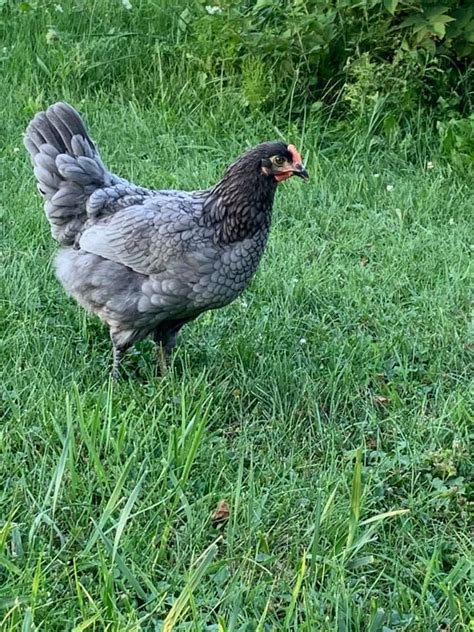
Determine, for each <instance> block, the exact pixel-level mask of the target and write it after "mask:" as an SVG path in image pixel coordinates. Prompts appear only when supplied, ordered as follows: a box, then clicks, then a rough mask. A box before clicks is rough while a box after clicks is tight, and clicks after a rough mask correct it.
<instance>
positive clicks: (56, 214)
mask: <svg viewBox="0 0 474 632" xmlns="http://www.w3.org/2000/svg"><path fill="white" fill-rule="evenodd" d="M24 143H25V147H26V148H27V150H28V152H29V153H30V156H31V161H32V163H33V167H34V173H35V176H36V179H37V180H38V190H39V192H40V193H41V195H42V196H43V197H44V198H45V204H44V209H45V212H46V217H47V218H48V221H49V223H50V225H51V232H52V235H53V237H54V238H55V239H56V240H57V241H59V243H61V244H62V245H64V246H68V245H72V244H73V243H74V241H75V239H76V237H77V236H78V234H80V232H81V230H82V227H83V225H84V223H85V221H86V220H87V212H86V203H87V200H88V198H89V197H90V195H91V194H92V193H93V192H94V191H95V190H96V189H99V188H103V187H106V186H110V185H111V184H113V183H114V180H115V179H116V177H115V176H113V175H112V174H110V173H109V172H108V171H107V169H106V167H105V166H104V164H103V162H102V160H101V159H100V156H99V153H98V152H97V150H96V148H95V146H94V143H93V142H92V140H91V139H90V138H89V135H88V134H87V131H86V128H85V127H84V123H83V121H82V119H81V117H80V115H79V114H78V113H77V112H76V110H75V109H74V108H72V107H71V106H70V105H68V104H67V103H61V102H59V103H55V104H54V105H51V106H50V107H49V108H48V109H47V110H46V112H39V113H38V114H36V116H35V117H34V119H33V120H32V121H31V123H30V124H29V125H28V127H27V129H26V133H25V137H24Z"/></svg>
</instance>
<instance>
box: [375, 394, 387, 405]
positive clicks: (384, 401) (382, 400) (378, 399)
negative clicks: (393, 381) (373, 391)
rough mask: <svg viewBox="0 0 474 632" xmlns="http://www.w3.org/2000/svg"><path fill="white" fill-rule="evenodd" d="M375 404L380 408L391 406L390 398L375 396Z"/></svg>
mask: <svg viewBox="0 0 474 632" xmlns="http://www.w3.org/2000/svg"><path fill="white" fill-rule="evenodd" d="M374 403H375V404H379V405H380V406H385V404H390V397H386V396H385V395H375V397H374Z"/></svg>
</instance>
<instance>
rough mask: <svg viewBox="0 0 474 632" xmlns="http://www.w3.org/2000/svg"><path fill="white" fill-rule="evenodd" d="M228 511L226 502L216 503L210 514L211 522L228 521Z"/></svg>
mask: <svg viewBox="0 0 474 632" xmlns="http://www.w3.org/2000/svg"><path fill="white" fill-rule="evenodd" d="M229 516H230V510H229V504H228V503H227V500H225V499H224V500H220V501H219V502H218V503H217V507H216V510H215V512H214V513H213V514H212V522H215V523H220V522H226V520H229Z"/></svg>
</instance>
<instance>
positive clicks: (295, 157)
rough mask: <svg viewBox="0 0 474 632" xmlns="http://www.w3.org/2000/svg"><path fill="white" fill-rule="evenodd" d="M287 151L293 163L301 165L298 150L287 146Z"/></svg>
mask: <svg viewBox="0 0 474 632" xmlns="http://www.w3.org/2000/svg"><path fill="white" fill-rule="evenodd" d="M288 151H289V152H290V154H291V157H292V159H293V163H294V164H296V163H300V164H302V163H303V161H302V160H301V156H300V155H299V153H298V150H297V149H296V147H295V146H294V145H288Z"/></svg>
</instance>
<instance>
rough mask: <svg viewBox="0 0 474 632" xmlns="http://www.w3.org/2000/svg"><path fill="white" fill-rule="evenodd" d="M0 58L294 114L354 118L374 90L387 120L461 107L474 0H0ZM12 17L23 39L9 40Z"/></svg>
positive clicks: (54, 77) (38, 76)
mask: <svg viewBox="0 0 474 632" xmlns="http://www.w3.org/2000/svg"><path fill="white" fill-rule="evenodd" d="M0 7H2V13H1V16H2V17H1V20H2V22H1V25H2V29H3V39H4V41H5V44H6V46H5V47H4V49H3V55H2V61H3V63H4V64H7V65H8V64H11V63H16V61H18V57H19V56H21V57H24V55H25V52H26V54H27V55H28V56H29V57H30V58H32V59H33V60H34V64H33V76H32V79H33V81H35V82H37V83H38V82H39V83H42V82H43V80H44V76H45V75H46V76H47V77H48V78H49V79H50V81H51V82H52V85H54V84H57V82H58V81H60V82H61V83H64V82H67V83H68V84H69V85H73V86H75V87H76V89H78V90H80V89H81V88H82V89H83V88H86V87H87V89H89V88H91V86H92V87H93V86H96V87H97V88H99V87H100V88H104V87H107V86H110V87H115V88H117V86H118V85H123V86H124V87H125V88H126V89H127V90H129V91H131V92H134V93H136V92H138V93H140V96H141V97H143V98H148V99H150V98H153V97H155V96H156V95H161V96H162V95H163V93H169V92H173V93H174V96H176V88H175V87H173V86H175V85H176V83H174V82H173V81H170V77H171V78H172V77H175V78H176V77H179V78H181V79H182V78H183V76H184V77H186V78H187V79H188V80H189V83H188V84H186V83H185V85H184V86H183V85H182V81H179V82H178V85H179V96H180V98H183V99H185V98H187V97H188V96H191V95H192V96H193V97H194V96H195V95H196V94H199V96H200V98H206V99H208V98H209V93H210V92H211V93H213V94H221V95H222V94H223V93H225V95H226V97H233V98H235V99H236V100H237V102H238V103H239V105H240V106H243V107H249V108H263V109H265V110H271V111H275V110H276V111H278V112H279V113H281V114H287V113H289V112H290V113H292V114H297V115H301V114H302V113H303V112H304V111H305V109H306V108H308V107H311V106H312V107H320V106H321V104H323V105H331V106H334V104H336V106H337V107H336V111H337V112H338V113H339V114H340V115H343V114H346V115H347V114H349V115H351V116H354V115H360V113H361V111H366V110H367V107H366V106H367V103H373V102H374V101H376V100H378V99H380V98H384V99H386V100H387V101H388V103H387V106H388V111H389V112H390V115H391V122H390V123H389V125H392V126H393V125H395V124H396V123H398V122H399V120H400V119H401V118H403V117H404V116H406V115H413V114H415V113H417V111H418V108H419V107H420V105H423V106H428V107H430V108H434V109H435V111H436V112H437V116H438V117H439V118H443V115H444V118H446V116H449V117H453V116H454V115H455V116H459V117H463V116H467V115H469V113H470V111H471V108H472V99H473V77H474V74H473V66H472V59H473V51H474V5H473V4H472V3H471V2H463V1H462V0H447V1H446V2H445V3H443V4H440V3H438V2H437V1H436V0H406V1H398V0H280V1H279V2H275V1H274V0H244V1H242V0H215V1H214V0H191V2H188V1H184V0H159V1H157V2H151V1H150V0H122V1H121V2H120V0H102V1H101V2H95V3H92V2H87V1H85V0H66V1H65V2H60V1H59V2H56V1H54V0H47V1H43V2H42V1H41V0H36V1H34V0H30V1H21V2H18V1H17V0H0ZM18 21H20V22H21V23H22V27H23V28H24V32H25V34H26V33H28V34H29V37H27V40H28V43H27V47H26V51H25V46H24V43H23V42H20V41H18V40H16V41H14V40H13V39H12V37H11V34H12V33H13V32H14V29H12V28H11V27H12V24H13V23H17V22H18ZM210 88H211V90H210Z"/></svg>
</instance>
